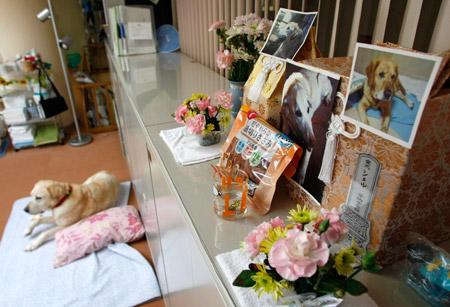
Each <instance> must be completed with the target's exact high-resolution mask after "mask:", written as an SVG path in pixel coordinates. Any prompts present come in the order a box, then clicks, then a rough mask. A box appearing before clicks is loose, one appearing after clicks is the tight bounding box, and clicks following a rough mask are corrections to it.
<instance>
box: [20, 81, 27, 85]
mask: <svg viewBox="0 0 450 307" xmlns="http://www.w3.org/2000/svg"><path fill="white" fill-rule="evenodd" d="M19 84H20V85H27V84H28V81H27V80H19Z"/></svg>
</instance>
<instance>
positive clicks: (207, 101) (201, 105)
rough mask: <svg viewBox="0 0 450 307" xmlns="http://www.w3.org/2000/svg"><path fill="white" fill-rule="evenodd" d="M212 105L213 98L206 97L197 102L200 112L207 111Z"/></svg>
mask: <svg viewBox="0 0 450 307" xmlns="http://www.w3.org/2000/svg"><path fill="white" fill-rule="evenodd" d="M210 104H211V98H210V97H207V98H206V97H205V98H202V99H200V100H199V101H197V107H198V108H199V109H200V111H205V110H206V109H207V108H208V107H209V105H210Z"/></svg>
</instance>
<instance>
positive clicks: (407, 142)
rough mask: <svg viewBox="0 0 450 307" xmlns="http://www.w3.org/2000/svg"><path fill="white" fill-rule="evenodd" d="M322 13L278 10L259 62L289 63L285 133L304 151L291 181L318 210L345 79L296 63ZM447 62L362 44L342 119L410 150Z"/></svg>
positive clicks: (283, 113) (283, 116) (283, 114)
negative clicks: (326, 155) (442, 63)
mask: <svg viewBox="0 0 450 307" xmlns="http://www.w3.org/2000/svg"><path fill="white" fill-rule="evenodd" d="M316 15H317V13H302V12H296V11H291V10H287V9H280V11H279V12H278V15H277V17H276V19H275V22H274V23H273V25H272V29H271V31H270V33H269V36H268V39H267V41H266V43H265V45H264V46H263V48H262V50H261V54H265V55H267V56H273V57H277V58H280V59H282V60H283V61H285V63H286V70H285V76H284V81H285V83H284V87H283V96H282V105H281V120H280V130H281V132H282V133H283V134H284V135H286V136H287V137H289V138H290V139H291V140H293V141H294V142H295V143H296V144H298V145H300V146H301V147H302V148H303V149H304V153H303V155H302V158H301V161H300V163H299V167H298V169H297V173H296V174H295V176H294V177H293V179H294V180H295V181H296V182H298V183H299V184H300V185H301V186H302V187H303V189H304V190H305V191H306V192H307V193H308V194H310V195H311V196H312V197H313V198H314V199H315V200H316V201H318V202H319V203H320V202H321V200H322V193H323V190H324V186H325V184H324V183H323V182H322V181H321V180H319V179H318V175H319V172H320V169H321V167H322V159H323V156H324V151H325V145H326V142H327V132H328V129H329V125H330V123H331V115H332V110H333V104H334V101H335V97H336V95H337V89H338V86H339V80H340V76H339V75H338V74H334V73H331V72H329V71H326V70H322V69H319V68H315V67H313V66H309V65H305V64H301V63H298V62H295V61H293V59H294V57H295V56H296V54H297V53H298V51H299V50H300V49H301V48H302V46H303V44H304V42H305V39H306V37H307V36H308V33H309V31H310V29H311V26H312V24H313V23H314V21H315V19H316ZM440 61H441V58H440V57H435V56H430V55H424V54H418V53H414V52H408V51H403V50H398V49H390V48H386V47H380V46H375V45H368V44H362V43H357V44H356V48H355V53H354V57H353V65H352V70H351V75H350V80H351V82H350V89H349V90H348V91H347V96H346V97H345V101H344V111H343V112H342V114H339V115H340V117H341V118H342V119H343V120H345V121H348V122H350V123H352V124H354V125H356V126H357V127H360V128H363V129H366V130H368V131H371V132H372V133H374V134H377V135H379V136H381V137H383V138H386V139H388V140H390V141H392V142H395V143H397V144H400V145H402V146H404V147H406V148H411V146H412V143H413V141H414V137H415V134H416V131H417V128H418V125H419V122H420V118H421V114H422V112H423V109H424V107H425V103H426V101H427V99H428V95H429V93H430V91H431V87H432V85H433V81H434V79H435V77H436V75H437V72H438V68H439V65H440Z"/></svg>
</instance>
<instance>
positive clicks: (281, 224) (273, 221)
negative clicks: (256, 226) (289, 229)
mask: <svg viewBox="0 0 450 307" xmlns="http://www.w3.org/2000/svg"><path fill="white" fill-rule="evenodd" d="M269 224H270V225H271V226H272V228H277V227H280V228H281V229H284V227H285V226H284V222H283V220H282V219H280V217H279V216H277V217H276V218H273V219H271V220H270V221H269Z"/></svg>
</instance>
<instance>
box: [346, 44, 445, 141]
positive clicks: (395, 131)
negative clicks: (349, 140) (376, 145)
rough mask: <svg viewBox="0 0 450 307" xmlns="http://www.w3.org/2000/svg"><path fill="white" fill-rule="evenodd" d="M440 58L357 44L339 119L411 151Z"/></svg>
mask: <svg viewBox="0 0 450 307" xmlns="http://www.w3.org/2000/svg"><path fill="white" fill-rule="evenodd" d="M441 60H442V59H441V58H440V57H438V56H432V55H428V54H423V53H416V52H410V51H405V50H399V49H391V48H386V47H381V46H376V45H369V44H362V43H357V44H356V47H355V53H354V57H353V64H352V70H351V74H350V82H349V89H348V91H347V95H346V97H345V101H344V111H343V114H342V118H343V119H344V120H346V121H349V122H350V123H353V124H354V125H356V126H359V127H361V128H363V129H365V130H368V131H370V132H372V133H374V134H376V135H378V136H381V137H383V138H385V139H388V140H390V141H392V142H394V143H396V144H399V145H401V146H404V147H406V148H408V149H411V147H412V144H413V142H414V138H415V135H416V133H417V129H418V126H419V123H420V119H421V116H422V113H423V110H424V108H425V104H426V102H427V100H428V96H429V94H430V91H431V88H432V86H433V83H434V80H435V78H436V76H437V72H438V69H439V65H440V63H441Z"/></svg>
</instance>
